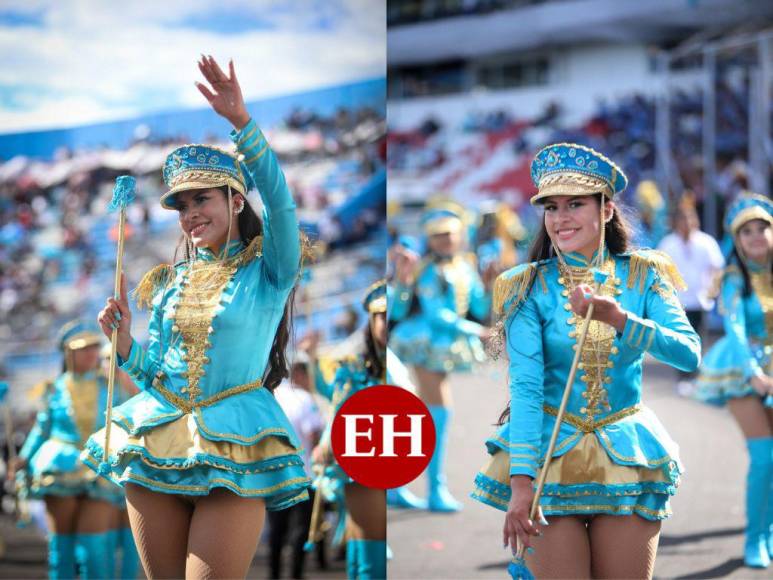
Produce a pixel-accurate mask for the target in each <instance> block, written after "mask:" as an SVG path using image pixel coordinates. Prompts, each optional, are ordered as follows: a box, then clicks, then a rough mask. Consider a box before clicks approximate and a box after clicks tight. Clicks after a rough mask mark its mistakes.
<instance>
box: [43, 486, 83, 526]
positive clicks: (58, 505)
mask: <svg viewBox="0 0 773 580" xmlns="http://www.w3.org/2000/svg"><path fill="white" fill-rule="evenodd" d="M43 501H44V502H45V504H46V522H47V524H48V529H49V530H50V531H51V532H52V533H54V534H73V533H75V524H76V522H77V515H78V498H77V497H59V496H56V495H47V496H45V498H44V500H43Z"/></svg>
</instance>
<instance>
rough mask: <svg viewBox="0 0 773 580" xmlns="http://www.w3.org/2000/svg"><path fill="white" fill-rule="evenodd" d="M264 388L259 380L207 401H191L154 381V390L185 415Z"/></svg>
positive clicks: (213, 396) (221, 392) (214, 396)
mask: <svg viewBox="0 0 773 580" xmlns="http://www.w3.org/2000/svg"><path fill="white" fill-rule="evenodd" d="M262 386H263V381H262V380H261V379H258V380H257V381H252V382H251V383H247V384H244V385H238V386H236V387H231V388H229V389H225V390H223V391H220V392H219V393H215V394H214V395H212V396H211V397H207V398H205V399H200V400H197V401H191V400H189V399H186V398H184V397H181V396H180V395H178V394H177V393H174V392H172V391H170V390H169V389H167V388H166V387H165V386H164V385H163V384H161V381H158V382H156V381H154V382H153V388H154V389H155V390H156V391H157V392H158V393H160V394H161V395H162V396H163V397H164V398H165V399H166V400H167V401H169V402H170V403H172V405H174V406H175V407H177V408H178V409H180V411H182V412H183V413H190V412H192V411H193V410H194V409H200V408H202V407H211V406H212V405H214V404H215V403H217V402H219V401H222V400H223V399H226V398H228V397H231V396H233V395H239V394H241V393H246V392H248V391H254V390H257V389H259V388H261V387H262Z"/></svg>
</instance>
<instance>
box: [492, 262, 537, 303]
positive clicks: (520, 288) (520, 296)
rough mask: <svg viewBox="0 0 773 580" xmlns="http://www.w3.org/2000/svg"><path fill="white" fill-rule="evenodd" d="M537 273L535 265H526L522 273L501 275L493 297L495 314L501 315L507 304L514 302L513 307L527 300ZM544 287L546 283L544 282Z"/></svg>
mask: <svg viewBox="0 0 773 580" xmlns="http://www.w3.org/2000/svg"><path fill="white" fill-rule="evenodd" d="M535 272H537V266H536V265H535V264H528V265H526V267H525V268H523V270H521V271H520V272H518V273H516V274H513V275H508V272H505V273H504V274H500V275H499V276H498V277H497V279H496V280H495V281H494V292H493V297H492V310H493V312H494V314H496V315H501V314H502V312H503V310H504V307H505V304H507V303H508V302H510V301H511V300H513V301H514V302H513V305H517V304H520V303H521V302H522V301H523V300H524V299H525V298H526V291H527V290H528V289H529V284H530V283H531V281H532V279H533V278H534V276H535ZM542 287H543V289H544V288H545V283H544V281H542Z"/></svg>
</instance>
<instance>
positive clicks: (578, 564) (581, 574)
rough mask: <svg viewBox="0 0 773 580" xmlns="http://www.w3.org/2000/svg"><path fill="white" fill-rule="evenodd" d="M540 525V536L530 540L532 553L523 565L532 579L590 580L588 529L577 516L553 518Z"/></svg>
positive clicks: (582, 519) (527, 556) (583, 521)
mask: <svg viewBox="0 0 773 580" xmlns="http://www.w3.org/2000/svg"><path fill="white" fill-rule="evenodd" d="M548 523H549V524H550V525H548V526H541V529H542V537H541V538H539V537H535V538H532V540H531V543H532V546H533V547H534V553H533V554H526V565H527V566H528V567H529V570H531V572H532V574H534V577H535V578H540V579H542V578H590V563H591V552H590V543H589V540H588V528H587V526H586V524H585V519H584V518H582V517H580V516H553V517H550V518H548Z"/></svg>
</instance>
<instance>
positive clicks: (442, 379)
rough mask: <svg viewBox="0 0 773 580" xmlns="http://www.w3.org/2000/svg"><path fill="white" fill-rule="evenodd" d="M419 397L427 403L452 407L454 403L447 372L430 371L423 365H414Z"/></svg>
mask: <svg viewBox="0 0 773 580" xmlns="http://www.w3.org/2000/svg"><path fill="white" fill-rule="evenodd" d="M413 370H414V372H415V373H416V382H417V383H418V384H417V385H416V387H417V390H418V393H417V394H418V395H419V398H421V400H422V401H424V403H426V404H427V405H436V406H439V407H450V406H451V405H452V404H453V400H452V398H451V389H450V387H449V386H448V381H446V378H447V377H448V375H447V374H446V373H438V372H435V371H430V370H427V369H425V368H422V367H414V368H413Z"/></svg>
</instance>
